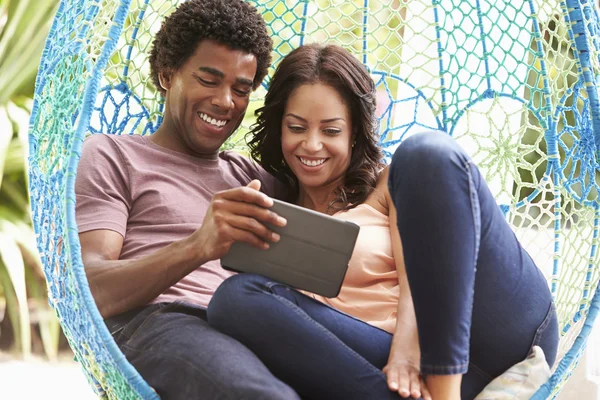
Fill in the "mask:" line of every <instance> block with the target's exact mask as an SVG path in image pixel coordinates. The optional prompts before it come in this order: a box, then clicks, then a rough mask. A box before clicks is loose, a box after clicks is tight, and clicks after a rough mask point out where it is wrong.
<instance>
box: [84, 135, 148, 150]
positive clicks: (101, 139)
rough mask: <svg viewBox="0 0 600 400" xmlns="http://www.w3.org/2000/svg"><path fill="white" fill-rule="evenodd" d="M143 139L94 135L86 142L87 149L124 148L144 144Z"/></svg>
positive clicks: (87, 138) (139, 137)
mask: <svg viewBox="0 0 600 400" xmlns="http://www.w3.org/2000/svg"><path fill="white" fill-rule="evenodd" d="M143 140H144V139H143V137H142V136H140V135H110V134H100V133H99V134H93V135H89V136H88V137H86V138H85V140H84V142H83V143H84V146H86V147H101V148H104V147H112V148H115V147H122V146H135V145H140V144H143Z"/></svg>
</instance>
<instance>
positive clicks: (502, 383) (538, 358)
mask: <svg viewBox="0 0 600 400" xmlns="http://www.w3.org/2000/svg"><path fill="white" fill-rule="evenodd" d="M549 378H550V367H548V364H547V363H546V356H545V355H544V351H543V350H542V349H541V348H540V347H539V346H534V347H533V349H532V350H531V353H530V354H529V356H528V357H527V358H526V359H525V360H524V361H521V362H520V363H518V364H516V365H513V366H512V367H510V368H509V369H508V370H507V371H506V372H504V373H503V374H502V375H500V376H499V377H497V378H496V379H494V380H493V381H491V382H490V383H489V384H488V385H487V386H486V387H485V388H484V389H483V391H482V392H481V393H479V395H477V397H475V400H500V399H502V400H508V399H511V400H513V399H514V400H516V399H519V400H520V399H523V400H528V399H529V398H530V397H531V396H533V395H534V394H535V392H537V391H538V389H539V388H540V387H541V386H542V385H543V384H544V383H546V381H547V380H548V379H549Z"/></svg>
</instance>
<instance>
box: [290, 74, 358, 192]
mask: <svg viewBox="0 0 600 400" xmlns="http://www.w3.org/2000/svg"><path fill="white" fill-rule="evenodd" d="M352 141H353V135H352V122H351V116H350V110H349V107H348V106H347V105H346V104H345V103H344V101H343V99H342V97H341V96H340V94H339V93H338V92H337V91H336V90H335V89H333V88H332V87H331V86H327V85H324V84H321V83H316V84H306V85H302V86H299V87H298V88H296V89H295V90H294V91H293V92H292V94H291V95H290V97H289V98H288V101H287V104H286V107H285V110H284V112H283V120H282V122H281V150H282V152H283V157H284V158H285V162H286V163H287V165H288V166H289V167H290V168H291V170H292V172H293V173H294V175H296V177H297V178H298V182H299V183H300V185H301V186H303V187H304V188H320V187H323V186H329V185H332V184H334V185H335V186H337V185H338V184H339V183H338V182H339V181H340V180H341V179H342V178H343V177H344V175H345V173H346V170H347V169H348V166H349V165H350V157H351V155H352Z"/></svg>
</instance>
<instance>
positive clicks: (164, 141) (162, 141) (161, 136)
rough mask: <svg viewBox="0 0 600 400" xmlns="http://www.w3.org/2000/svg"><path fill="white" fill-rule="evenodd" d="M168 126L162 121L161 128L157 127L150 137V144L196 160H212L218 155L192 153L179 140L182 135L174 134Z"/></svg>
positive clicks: (181, 140) (215, 153)
mask: <svg viewBox="0 0 600 400" xmlns="http://www.w3.org/2000/svg"><path fill="white" fill-rule="evenodd" d="M169 125H170V124H168V123H166V121H163V123H162V124H161V126H159V127H158V129H157V130H156V132H154V134H152V135H151V136H150V140H151V141H152V143H154V144H156V145H157V146H160V147H164V148H166V149H169V150H173V151H176V152H178V153H183V154H187V155H190V156H192V157H196V158H204V159H209V160H210V159H214V158H215V157H217V155H218V154H219V151H218V150H217V151H216V152H214V153H211V154H201V153H198V152H195V151H193V150H192V149H190V147H189V146H188V145H187V144H186V143H185V142H184V141H183V139H181V137H182V135H179V134H177V133H176V131H175V129H174V127H172V126H169Z"/></svg>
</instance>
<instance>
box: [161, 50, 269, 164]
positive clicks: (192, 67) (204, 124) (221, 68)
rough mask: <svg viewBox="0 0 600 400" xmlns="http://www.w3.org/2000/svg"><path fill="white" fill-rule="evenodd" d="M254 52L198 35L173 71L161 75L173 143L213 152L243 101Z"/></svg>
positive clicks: (230, 130)
mask: <svg viewBox="0 0 600 400" xmlns="http://www.w3.org/2000/svg"><path fill="white" fill-rule="evenodd" d="M256 66H257V63H256V57H255V56H254V55H253V54H248V53H245V52H243V51H241V50H231V49H230V48H229V47H227V46H224V45H222V44H219V43H218V42H215V41H213V40H203V41H201V42H200V43H199V44H198V47H197V48H196V51H195V52H194V54H192V56H191V57H190V58H189V59H188V60H187V61H186V62H185V64H183V65H182V66H181V68H179V69H178V70H176V71H172V72H171V73H170V74H168V73H162V74H161V75H160V79H161V84H162V86H163V88H164V89H165V91H166V94H165V98H166V99H165V100H166V103H165V106H166V109H165V120H164V124H166V125H167V126H168V127H169V136H170V139H173V147H174V148H175V149H176V150H179V151H182V152H184V153H187V154H191V155H194V156H206V155H211V154H214V153H216V152H218V150H219V148H220V147H221V145H222V144H223V143H224V142H225V140H227V138H228V137H229V136H231V134H232V133H233V132H234V131H235V130H236V129H237V127H238V126H239V125H240V123H241V122H242V119H243V118H244V113H245V112H246V108H247V107H248V102H249V99H250V92H251V91H252V84H253V80H254V76H255V75H256Z"/></svg>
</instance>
